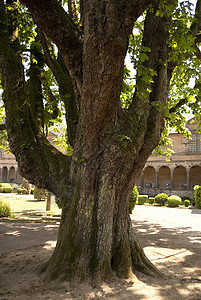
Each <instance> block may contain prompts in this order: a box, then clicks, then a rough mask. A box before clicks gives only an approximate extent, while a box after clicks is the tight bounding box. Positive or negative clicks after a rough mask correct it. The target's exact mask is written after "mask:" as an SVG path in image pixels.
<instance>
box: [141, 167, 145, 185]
mask: <svg viewBox="0 0 201 300" xmlns="http://www.w3.org/2000/svg"><path fill="white" fill-rule="evenodd" d="M141 188H144V171H142V173H141Z"/></svg>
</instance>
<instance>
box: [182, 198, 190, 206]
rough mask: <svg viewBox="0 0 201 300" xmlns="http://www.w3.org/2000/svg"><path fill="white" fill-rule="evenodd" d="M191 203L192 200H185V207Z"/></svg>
mask: <svg viewBox="0 0 201 300" xmlns="http://www.w3.org/2000/svg"><path fill="white" fill-rule="evenodd" d="M190 204H191V202H190V201H189V200H188V199H186V200H184V206H185V207H189V205H190Z"/></svg>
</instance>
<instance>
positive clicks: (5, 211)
mask: <svg viewBox="0 0 201 300" xmlns="http://www.w3.org/2000/svg"><path fill="white" fill-rule="evenodd" d="M11 216H12V212H11V208H10V205H9V204H8V203H5V202H3V201H0V218H5V217H11Z"/></svg>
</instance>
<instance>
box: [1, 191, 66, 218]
mask: <svg viewBox="0 0 201 300" xmlns="http://www.w3.org/2000/svg"><path fill="white" fill-rule="evenodd" d="M0 200H2V201H4V202H6V203H8V204H9V205H10V207H11V210H12V212H13V214H14V217H15V218H25V217H26V218H30V217H37V218H38V217H40V216H41V217H46V216H59V215H60V214H61V209H59V208H58V206H57V204H56V203H55V201H54V199H53V198H52V201H51V210H50V211H46V201H37V200H35V199H34V197H33V195H17V194H5V195H4V194H1V195H0Z"/></svg>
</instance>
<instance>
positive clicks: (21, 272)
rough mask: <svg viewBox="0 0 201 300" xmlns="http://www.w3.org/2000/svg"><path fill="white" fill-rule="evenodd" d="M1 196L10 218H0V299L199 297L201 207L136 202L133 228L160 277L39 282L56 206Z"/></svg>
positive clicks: (54, 226)
mask: <svg viewBox="0 0 201 300" xmlns="http://www.w3.org/2000/svg"><path fill="white" fill-rule="evenodd" d="M1 197H4V200H6V199H7V201H8V202H10V205H11V207H12V209H13V211H14V214H15V218H14V219H2V220H0V265H1V267H0V299H2V300H3V299H6V300H7V299H19V300H20V299H23V300H26V299H29V300H35V299H51V300H58V299H79V300H81V299H83V300H84V299H111V300H112V299H118V300H121V299H125V300H129V299H132V300H133V299H136V300H140V299H151V300H166V299H172V300H178V299H188V300H191V299H197V300H198V299H201V210H197V209H194V208H193V209H191V208H168V207H156V206H150V205H136V207H135V209H134V211H133V215H132V221H133V225H134V230H135V232H136V236H137V239H138V241H139V243H140V245H141V246H142V247H143V248H144V251H145V253H146V255H147V256H148V257H149V259H150V260H151V261H152V263H153V264H154V265H156V266H157V268H158V269H159V270H161V272H162V274H163V276H161V277H160V278H152V277H149V276H145V275H143V274H140V273H137V274H136V276H133V277H132V278H130V279H128V280H127V281H123V280H120V279H118V280H117V279H114V281H110V282H105V283H104V284H101V285H99V286H97V285H90V284H89V283H86V282H85V283H82V284H77V283H76V282H72V283H71V284H70V283H68V282H57V281H53V282H51V283H45V282H43V276H42V275H40V272H39V270H40V267H41V266H42V265H43V263H45V262H46V261H47V259H48V258H49V257H50V255H51V253H52V251H53V248H54V246H55V243H56V237H57V232H58V227H59V218H60V210H59V209H58V208H57V206H56V204H55V203H52V210H51V212H46V211H45V202H44V201H35V200H33V196H25V195H24V196H13V198H12V197H9V198H6V196H0V198H1ZM0 200H1V199H0Z"/></svg>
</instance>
